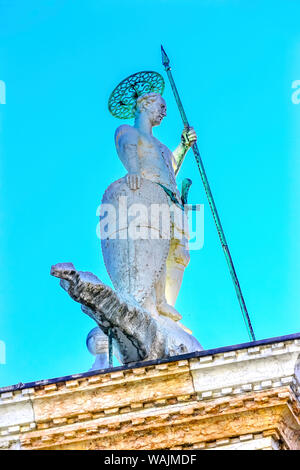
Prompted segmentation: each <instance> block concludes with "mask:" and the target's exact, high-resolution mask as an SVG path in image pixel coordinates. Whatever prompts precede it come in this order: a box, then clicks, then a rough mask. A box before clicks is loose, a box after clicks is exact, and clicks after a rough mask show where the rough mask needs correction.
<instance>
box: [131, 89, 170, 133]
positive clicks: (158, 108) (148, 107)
mask: <svg viewBox="0 0 300 470" xmlns="http://www.w3.org/2000/svg"><path fill="white" fill-rule="evenodd" d="M141 113H146V114H147V116H148V119H149V121H150V122H151V124H152V126H153V127H154V126H159V124H160V123H161V121H162V120H163V118H164V117H165V116H166V115H167V105H166V102H165V100H164V99H163V97H162V96H161V95H160V94H159V93H147V94H145V95H142V96H140V97H139V98H138V99H137V101H136V104H135V106H134V114H135V116H136V117H137V115H139V114H141Z"/></svg>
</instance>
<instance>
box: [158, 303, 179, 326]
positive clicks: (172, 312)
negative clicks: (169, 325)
mask: <svg viewBox="0 0 300 470" xmlns="http://www.w3.org/2000/svg"><path fill="white" fill-rule="evenodd" d="M157 310H158V311H159V313H160V314H161V315H164V316H165V317H169V318H171V319H172V320H174V321H179V320H181V319H182V316H181V315H180V313H179V312H177V310H176V309H175V308H174V307H172V305H169V304H167V302H163V303H161V304H159V305H157Z"/></svg>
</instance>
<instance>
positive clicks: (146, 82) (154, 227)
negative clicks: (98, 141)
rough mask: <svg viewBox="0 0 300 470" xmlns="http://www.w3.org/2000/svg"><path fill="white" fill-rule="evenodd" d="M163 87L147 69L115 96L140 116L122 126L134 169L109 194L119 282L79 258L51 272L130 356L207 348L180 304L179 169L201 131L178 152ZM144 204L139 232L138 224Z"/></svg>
mask: <svg viewBox="0 0 300 470" xmlns="http://www.w3.org/2000/svg"><path fill="white" fill-rule="evenodd" d="M163 89H164V81H163V78H162V77H161V75H159V74H157V73H156V72H140V73H137V74H134V75H132V76H130V77H128V78H127V79H126V80H123V82H121V83H120V84H119V85H118V87H116V88H115V90H114V91H113V93H112V94H111V97H110V100H109V109H110V111H111V113H112V114H113V115H114V116H116V117H119V118H134V125H133V126H130V125H127V124H123V125H121V126H119V127H118V128H117V130H116V133H115V145H116V150H117V154H118V156H119V158H120V160H121V162H122V163H123V165H124V167H125V169H126V171H127V174H126V176H124V177H123V178H121V179H119V180H117V181H115V182H114V183H112V184H111V185H110V186H109V187H108V188H107V190H106V191H105V193H104V196H103V199H102V209H103V210H102V211H101V219H102V221H101V224H100V225H101V245H102V253H103V258H104V262H105V265H106V269H107V271H108V274H109V275H110V278H111V281H112V283H113V286H114V289H115V290H113V289H111V288H110V287H109V286H106V285H105V284H103V283H102V282H101V281H100V280H99V279H98V278H96V276H94V275H93V274H91V273H83V272H78V271H76V270H75V268H74V266H73V265H72V264H71V263H63V264H58V265H55V266H53V267H52V272H51V273H52V274H53V275H54V276H56V277H60V278H61V279H62V281H61V285H62V287H63V288H64V289H66V290H67V291H68V293H69V294H70V295H71V297H72V298H73V299H74V300H76V301H78V302H80V303H81V304H82V309H83V311H84V312H85V313H87V314H88V315H90V316H91V317H92V318H94V319H95V320H96V322H97V324H98V325H99V327H100V330H98V334H99V338H100V336H101V335H103V332H104V333H105V334H107V333H108V331H110V332H111V333H112V336H113V341H114V346H115V348H116V349H117V351H118V358H119V360H120V361H121V362H124V363H128V362H133V361H136V360H141V359H143V360H146V359H154V358H163V357H168V356H171V355H176V354H180V353H184V352H193V351H195V350H201V349H202V347H201V345H200V344H199V343H198V341H197V340H196V339H195V338H194V337H193V336H192V335H191V334H190V333H191V332H190V330H188V329H187V328H186V327H184V326H183V325H182V324H181V323H180V322H179V320H180V319H181V318H182V317H181V315H180V314H179V312H177V310H176V309H175V307H174V305H175V302H176V299H177V296H178V293H179V290H180V286H181V283H182V277H183V273H184V269H185V268H186V266H187V265H188V263H189V259H190V257H189V249H188V238H189V235H188V228H187V220H186V213H185V211H184V202H185V201H184V200H183V199H182V198H181V196H180V194H179V191H178V189H177V185H176V179H175V171H176V168H177V166H178V165H179V164H181V163H182V160H183V158H184V156H185V155H186V153H187V151H188V150H189V148H190V146H191V145H192V144H193V143H194V142H196V140H197V136H196V133H195V131H194V129H193V128H189V129H184V131H183V132H182V135H181V142H180V144H179V145H178V147H177V148H176V150H175V151H174V152H171V151H170V150H169V149H168V147H166V146H165V145H164V144H162V143H161V142H160V141H159V140H158V139H157V138H155V137H154V136H153V133H152V129H153V127H155V126H158V125H160V123H161V122H162V120H163V118H164V117H165V116H166V112H167V107H166V102H165V100H164V99H163V97H162V96H161V95H162V92H163ZM161 208H163V214H162V216H163V219H164V220H163V226H164V227H162V226H161V218H160V215H161V214H160V210H161ZM157 209H158V212H155V210H157ZM166 209H167V210H166ZM137 212H139V217H138V231H137V233H138V236H137V233H136V232H135V233H134V234H133V233H132V230H131V227H130V223H131V219H132V216H136V215H137ZM149 214H151V215H152V216H151V217H149ZM153 214H154V216H153ZM166 227H167V230H166ZM166 234H167V236H166Z"/></svg>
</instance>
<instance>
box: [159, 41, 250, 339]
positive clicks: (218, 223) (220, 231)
mask: <svg viewBox="0 0 300 470" xmlns="http://www.w3.org/2000/svg"><path fill="white" fill-rule="evenodd" d="M161 53H162V63H163V66H164V68H165V70H166V72H167V75H168V78H169V81H170V84H171V87H172V90H173V94H174V97H175V100H176V103H177V106H178V109H179V112H180V115H181V118H182V121H183V124H184V127H185V128H186V129H189V122H188V120H187V117H186V114H185V111H184V109H183V106H182V103H181V100H180V97H179V94H178V90H177V88H176V85H175V82H174V80H173V76H172V73H171V67H170V60H169V58H168V56H167V54H166V52H165V50H164V48H163V46H161ZM192 149H193V153H194V155H195V159H196V163H197V166H198V169H199V172H200V176H201V179H202V183H203V186H204V189H205V192H206V196H207V199H208V203H209V207H210V209H211V212H212V215H213V219H214V221H215V224H216V227H217V232H218V235H219V239H220V242H221V245H222V248H223V251H224V255H225V258H226V261H227V264H228V268H229V272H230V275H231V278H232V281H233V284H234V287H235V291H236V294H237V298H238V301H239V304H240V307H241V310H242V314H243V318H244V321H245V324H246V327H247V331H248V334H249V337H250V339H251V340H252V341H255V335H254V331H253V328H252V325H251V320H250V317H249V314H248V311H247V307H246V304H245V300H244V297H243V294H242V290H241V287H240V283H239V280H238V278H237V275H236V272H235V269H234V265H233V261H232V258H231V255H230V251H229V247H228V245H227V242H226V238H225V234H224V231H223V228H222V225H221V221H220V218H219V215H218V211H217V208H216V205H215V201H214V198H213V195H212V192H211V190H210V186H209V183H208V179H207V176H206V173H205V169H204V166H203V162H202V159H201V156H200V152H199V149H198V145H197V143H194V144H193V145H192ZM182 161H183V160H181V161H180V162H178V166H177V169H176V172H175V174H177V173H178V171H179V169H180V166H181V164H182Z"/></svg>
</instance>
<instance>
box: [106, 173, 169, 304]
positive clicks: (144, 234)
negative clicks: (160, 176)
mask: <svg viewBox="0 0 300 470" xmlns="http://www.w3.org/2000/svg"><path fill="white" fill-rule="evenodd" d="M170 229H171V222H170V208H169V203H168V198H167V195H166V193H165V192H164V190H163V189H162V188H161V187H160V186H159V185H157V184H156V183H153V182H152V181H149V180H147V179H143V178H141V185H140V188H139V189H136V190H131V189H130V188H129V186H128V185H127V183H126V179H125V177H124V178H121V179H119V180H117V181H115V182H114V183H112V184H111V185H110V186H109V187H108V188H107V190H106V191H105V193H104V196H103V199H102V204H101V208H100V233H101V246H102V253H103V259H104V262H105V266H106V269H107V272H108V274H109V276H110V278H111V281H112V283H113V286H114V288H115V289H116V290H117V291H119V292H122V293H123V294H130V295H132V296H133V297H134V298H135V299H136V300H137V301H138V302H139V303H140V304H143V303H144V301H145V300H146V299H147V297H148V296H149V295H150V294H151V291H152V289H153V287H154V285H155V283H156V281H157V280H158V279H159V276H160V273H161V271H162V269H163V267H164V265H165V263H166V259H167V257H168V253H169V248H170Z"/></svg>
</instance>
